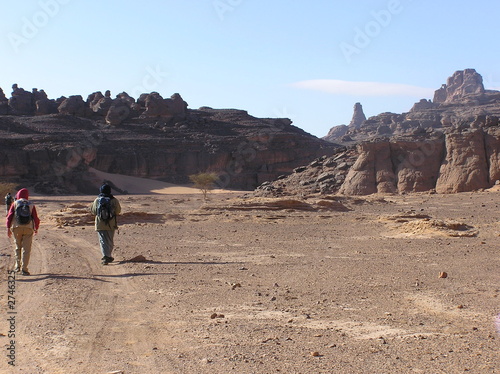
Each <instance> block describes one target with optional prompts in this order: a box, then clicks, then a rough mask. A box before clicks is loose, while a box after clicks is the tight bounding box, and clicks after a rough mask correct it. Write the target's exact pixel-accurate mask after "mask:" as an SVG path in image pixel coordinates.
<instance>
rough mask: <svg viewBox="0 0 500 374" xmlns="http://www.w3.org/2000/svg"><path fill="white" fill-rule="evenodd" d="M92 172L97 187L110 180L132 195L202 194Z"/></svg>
mask: <svg viewBox="0 0 500 374" xmlns="http://www.w3.org/2000/svg"><path fill="white" fill-rule="evenodd" d="M89 170H90V172H91V173H92V174H94V175H95V179H94V181H95V185H96V187H98V186H99V185H100V184H101V183H102V181H104V180H109V181H111V182H113V183H114V184H115V185H116V186H117V187H118V188H120V189H122V190H124V191H127V192H128V193H132V194H150V193H152V194H161V195H178V194H200V193H201V192H200V190H199V189H197V188H194V187H190V186H181V185H176V184H172V183H167V182H162V181H158V180H154V179H147V178H139V177H130V176H127V175H121V174H111V173H105V172H103V171H100V170H96V169H93V168H89ZM221 192H228V191H226V190H221V189H213V190H212V191H211V193H221Z"/></svg>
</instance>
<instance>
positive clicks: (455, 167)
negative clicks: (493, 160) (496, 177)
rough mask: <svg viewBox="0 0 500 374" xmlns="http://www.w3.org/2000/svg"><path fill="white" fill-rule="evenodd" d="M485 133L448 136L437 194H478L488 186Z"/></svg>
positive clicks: (456, 133) (459, 133)
mask: <svg viewBox="0 0 500 374" xmlns="http://www.w3.org/2000/svg"><path fill="white" fill-rule="evenodd" d="M487 165H488V163H487V158H486V151H485V140H484V133H483V131H482V130H481V129H479V130H472V131H465V132H454V133H449V134H447V135H446V156H445V159H444V160H443V162H442V164H441V168H440V170H439V177H438V179H437V182H436V192H438V193H456V192H466V191H475V190H479V189H482V188H487V187H488V186H489V182H488V179H489V176H488V174H489V170H488V167H487Z"/></svg>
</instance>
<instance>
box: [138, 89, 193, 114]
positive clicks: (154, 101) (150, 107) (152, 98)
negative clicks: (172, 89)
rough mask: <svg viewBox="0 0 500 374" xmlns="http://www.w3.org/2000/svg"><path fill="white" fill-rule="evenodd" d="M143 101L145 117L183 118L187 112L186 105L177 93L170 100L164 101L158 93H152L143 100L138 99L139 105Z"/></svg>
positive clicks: (141, 98)
mask: <svg viewBox="0 0 500 374" xmlns="http://www.w3.org/2000/svg"><path fill="white" fill-rule="evenodd" d="M142 100H144V105H145V108H146V110H145V112H144V115H146V116H147V117H166V118H173V117H179V118H184V117H185V115H186V110H187V103H186V102H185V101H184V100H183V99H182V97H181V95H179V94H178V93H175V94H173V95H172V96H171V97H170V99H164V98H163V97H161V95H160V94H159V93H158V92H152V93H150V94H149V95H147V96H146V97H145V98H144V97H143V95H141V97H140V98H139V102H140V103H141V102H142Z"/></svg>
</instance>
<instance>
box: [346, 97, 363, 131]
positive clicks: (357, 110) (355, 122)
mask: <svg viewBox="0 0 500 374" xmlns="http://www.w3.org/2000/svg"><path fill="white" fill-rule="evenodd" d="M364 121H366V116H365V113H364V112H363V107H362V105H361V104H360V103H356V104H354V113H353V115H352V119H351V122H350V123H349V127H351V128H354V129H358V128H359V127H360V126H361V124H362V123H363V122H364Z"/></svg>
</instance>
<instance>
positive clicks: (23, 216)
mask: <svg viewBox="0 0 500 374" xmlns="http://www.w3.org/2000/svg"><path fill="white" fill-rule="evenodd" d="M16 204H17V206H16V213H15V216H16V221H17V223H18V224H20V225H27V224H28V223H30V222H31V210H30V202H29V201H28V200H18V201H17V203H16Z"/></svg>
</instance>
